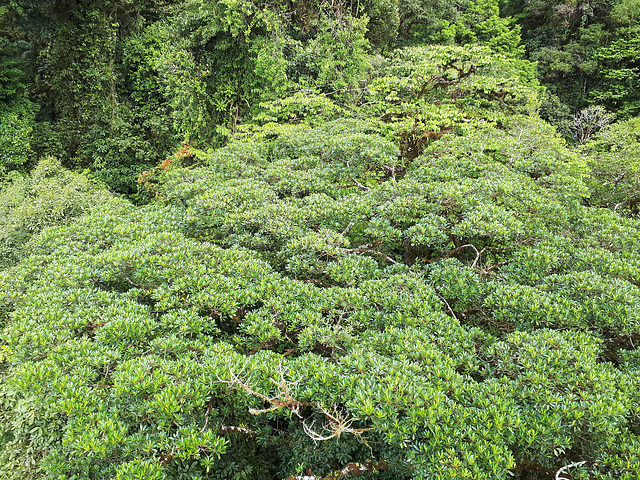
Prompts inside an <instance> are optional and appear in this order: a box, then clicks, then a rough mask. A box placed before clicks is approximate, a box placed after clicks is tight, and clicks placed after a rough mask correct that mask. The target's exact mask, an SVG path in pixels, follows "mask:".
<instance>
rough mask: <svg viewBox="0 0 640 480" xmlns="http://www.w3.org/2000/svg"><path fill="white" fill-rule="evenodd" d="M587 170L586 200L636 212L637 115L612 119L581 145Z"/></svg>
mask: <svg viewBox="0 0 640 480" xmlns="http://www.w3.org/2000/svg"><path fill="white" fill-rule="evenodd" d="M585 150H586V152H587V153H589V154H590V155H589V165H590V169H591V174H590V176H589V182H588V185H589V187H590V190H591V195H590V198H589V202H590V203H592V204H593V205H598V206H603V207H608V208H612V209H614V210H617V211H620V212H622V211H626V212H629V213H632V214H634V215H637V214H638V204H639V202H640V118H633V119H630V120H627V121H624V122H619V123H616V124H614V125H612V126H610V127H609V128H608V129H606V130H605V131H604V132H602V133H601V134H600V135H598V136H597V137H595V138H594V139H593V140H592V141H591V142H589V143H587V144H586V145H585Z"/></svg>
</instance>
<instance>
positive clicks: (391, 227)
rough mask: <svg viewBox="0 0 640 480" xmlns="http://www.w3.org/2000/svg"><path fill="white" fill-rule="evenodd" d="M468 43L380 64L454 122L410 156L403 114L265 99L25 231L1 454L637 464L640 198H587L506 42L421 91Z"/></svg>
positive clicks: (157, 460)
mask: <svg viewBox="0 0 640 480" xmlns="http://www.w3.org/2000/svg"><path fill="white" fill-rule="evenodd" d="M454 53H458V51H457V50H456V49H437V48H436V49H431V50H421V49H410V50H407V51H405V52H402V53H401V54H398V56H397V57H396V58H395V59H394V60H393V61H390V62H389V64H387V65H386V66H383V67H380V68H385V69H386V72H387V76H386V80H383V81H380V82H379V83H374V82H372V84H371V86H368V87H367V88H368V89H369V92H368V93H367V95H370V96H371V97H370V98H371V101H372V105H371V106H370V107H369V108H370V109H371V110H370V111H372V112H376V111H377V112H380V111H382V112H398V113H399V112H400V111H401V108H404V109H405V110H410V109H411V110H417V109H418V106H420V107H422V106H423V105H424V109H425V111H429V112H432V114H433V115H434V116H435V115H437V114H442V115H443V116H442V117H441V118H440V121H441V122H442V121H447V122H449V121H451V122H454V121H455V120H456V119H458V120H459V121H460V122H459V123H460V127H459V128H455V129H453V130H452V131H450V132H448V133H445V134H443V135H442V136H440V137H439V139H437V141H436V139H433V140H431V141H429V142H426V143H425V144H424V145H422V148H421V150H420V151H419V152H417V154H416V155H414V156H407V155H403V154H402V151H401V148H400V147H399V143H400V142H401V140H402V139H401V137H400V138H399V137H398V135H397V133H398V132H402V131H403V130H402V129H403V128H406V126H404V125H403V124H402V122H403V121H404V120H403V119H402V118H400V119H397V121H390V120H383V121H380V120H377V121H376V120H373V121H371V120H361V119H357V118H353V119H349V118H342V119H339V120H333V121H324V122H323V121H322V120H321V119H322V118H323V117H322V116H318V115H319V114H318V113H317V112H322V111H323V109H324V108H325V107H323V106H326V108H327V110H326V112H325V113H326V117H324V118H330V117H331V115H333V113H332V112H335V111H337V110H336V109H335V106H334V104H333V103H331V102H329V103H327V98H326V97H325V96H322V95H319V96H308V97H303V96H298V97H297V98H294V99H291V100H288V101H283V102H282V103H278V102H277V101H273V102H269V103H265V104H264V105H263V108H264V110H263V111H264V112H265V113H264V117H262V120H261V121H260V124H256V125H253V126H247V127H246V128H245V129H244V130H242V131H241V132H238V134H237V139H236V140H235V141H233V142H231V143H229V144H228V145H227V146H226V147H224V148H222V149H218V150H204V149H203V150H197V149H194V150H193V153H194V154H195V157H194V158H195V160H193V161H195V162H197V165H195V166H190V167H189V166H187V167H182V168H180V167H179V166H174V167H172V168H165V169H159V170H158V175H157V177H156V178H155V181H156V182H157V183H156V184H155V186H154V189H155V193H156V195H157V201H156V202H155V203H154V204H152V205H148V206H146V207H133V206H131V205H129V204H127V203H125V202H124V201H122V200H113V199H112V200H105V201H103V202H101V204H100V206H99V207H98V208H96V209H93V210H91V213H90V214H89V215H87V216H83V217H81V218H79V219H77V220H76V221H74V222H70V223H69V222H65V223H64V224H63V225H60V226H56V227H53V228H47V229H45V230H43V231H42V232H41V233H40V234H39V235H38V236H37V238H35V239H34V240H32V241H31V243H30V253H31V256H29V257H28V258H25V259H23V260H22V261H21V262H20V263H19V264H18V265H16V266H15V267H14V268H12V269H10V270H7V271H6V272H5V273H4V274H3V276H2V278H1V280H2V281H1V282H0V285H1V287H0V308H1V309H2V312H3V313H2V314H3V317H2V322H3V330H2V333H1V337H0V338H2V342H3V344H2V346H3V350H2V352H3V353H2V355H3V363H2V369H3V373H2V383H1V385H2V387H1V390H0V391H1V392H2V395H3V396H2V399H3V403H2V408H1V409H0V416H1V420H2V422H0V425H2V427H0V428H2V430H0V439H1V440H0V460H2V461H0V465H2V466H3V467H2V468H4V470H2V473H3V475H5V476H6V477H8V478H17V477H24V476H25V475H26V474H30V475H32V476H33V477H35V478H38V477H42V478H46V477H59V478H71V477H74V478H78V479H83V478H86V479H88V478H92V479H95V478H98V479H99V478H105V479H107V478H122V479H130V478H138V477H145V478H194V479H195V478H221V479H222V478H225V479H226V478H234V476H236V477H237V478H243V477H246V478H256V479H260V478H264V479H271V478H283V479H284V478H289V477H291V476H295V475H304V474H307V473H308V470H311V471H312V472H313V474H314V475H316V476H320V478H323V477H325V478H326V477H327V476H328V475H331V474H332V473H334V472H336V471H339V470H340V469H342V468H346V466H348V465H350V464H353V463H354V462H355V463H358V464H359V465H361V466H363V467H362V468H365V469H366V470H367V476H369V477H371V478H381V479H443V480H444V479H463V478H474V479H487V480H489V479H491V480H494V479H505V480H506V479H508V478H512V477H515V478H521V479H524V478H535V477H536V475H538V478H546V477H542V476H540V475H542V474H541V473H540V472H543V473H544V474H545V475H546V474H547V473H554V472H555V471H556V470H557V469H559V468H560V467H562V466H563V465H566V464H569V463H572V462H573V461H575V458H580V459H585V460H586V461H587V464H586V465H585V466H583V467H582V468H583V471H584V472H586V473H585V474H588V475H589V476H590V477H591V478H595V479H613V478H625V479H628V480H631V479H632V478H634V476H637V474H638V472H639V471H640V466H639V464H638V462H639V461H640V459H639V458H638V453H637V452H638V449H637V448H636V447H637V445H638V438H637V435H638V432H637V426H636V423H637V418H638V414H639V412H640V405H639V402H638V394H637V392H638V390H639V388H638V387H640V384H639V383H638V379H637V372H636V370H637V365H638V361H637V358H636V357H637V355H636V354H637V349H636V340H637V339H638V337H639V335H640V317H638V313H637V312H638V311H640V308H639V307H640V291H639V289H638V282H639V281H640V264H639V263H638V260H637V259H638V254H639V253H640V251H639V249H640V247H639V245H640V225H638V222H637V221H635V220H632V219H625V218H623V217H620V216H619V215H618V214H616V213H614V212H611V211H609V210H606V209H600V208H593V207H585V206H583V205H582V204H581V200H582V198H583V197H584V196H586V195H587V192H588V190H587V188H586V186H585V183H584V182H585V179H586V180H587V181H588V177H587V175H588V173H589V169H588V165H587V162H585V160H584V159H583V158H582V157H581V156H579V155H577V154H575V153H574V152H572V151H570V150H569V149H568V148H567V147H566V146H565V144H564V142H563V140H562V139H561V138H560V137H559V136H558V135H557V134H556V133H554V131H553V129H552V128H551V127H550V126H548V125H546V124H545V123H544V122H542V121H541V120H539V119H537V118H536V117H535V116H527V115H525V114H523V113H525V112H527V111H530V108H529V107H528V106H527V104H528V103H529V104H530V103H533V102H535V92H536V90H535V84H533V87H534V88H531V87H527V86H526V85H523V83H522V81H521V80H518V78H525V79H526V78H527V76H526V71H525V72H523V71H522V70H518V68H517V65H518V64H517V63H514V62H515V61H513V60H508V59H506V58H505V57H503V56H490V55H489V53H488V51H487V50H483V49H480V50H478V51H476V52H474V54H475V55H485V58H486V59H487V60H492V59H493V60H494V61H493V62H492V63H490V64H488V66H487V67H485V68H482V69H478V71H477V72H476V73H474V74H473V75H471V74H470V75H468V76H466V77H464V78H462V79H458V80H460V82H459V83H456V84H455V87H447V88H442V89H438V90H436V91H433V92H429V93H428V95H424V94H423V95H422V96H419V95H418V93H417V92H416V90H417V88H415V87H416V86H420V85H422V84H423V82H424V81H426V80H427V79H429V78H435V77H430V75H436V74H438V73H439V72H441V70H439V69H438V65H442V64H443V63H444V64H446V63H448V62H450V61H451V57H452V55H453V54H454ZM454 58H455V57H454ZM429 59H430V60H429ZM443 60H444V61H443ZM472 60H474V58H473V57H472V58H470V59H468V60H465V61H466V62H468V63H466V64H465V66H464V70H463V72H467V71H468V68H469V65H470V64H472V63H473V62H472ZM489 65H490V66H489ZM456 66H457V64H456ZM445 73H446V72H445ZM505 73H511V74H512V75H513V76H511V75H509V76H506V78H507V79H509V80H508V81H507V80H505ZM414 77H417V78H420V82H418V81H416V82H417V83H415V84H414V83H411V82H412V78H414ZM444 78H450V79H452V80H456V81H457V77H455V76H452V77H444ZM498 85H503V86H505V88H508V89H509V90H506V91H508V92H513V96H512V97H506V96H505V99H504V105H503V104H501V103H500V102H496V101H495V100H491V99H487V98H486V97H485V95H486V93H485V92H491V91H494V90H493V89H494V88H496V86H498ZM454 88H459V89H460V90H468V93H467V94H466V97H458V98H452V97H451V90H453V89H454ZM483 88H485V89H486V90H483ZM425 99H426V100H425ZM374 100H375V101H374ZM427 100H428V101H432V102H439V103H440V105H435V104H433V105H430V104H429V103H427ZM482 105H487V108H486V110H483V108H482ZM507 107H510V108H507ZM316 109H318V110H316ZM376 109H379V110H376ZM394 109H395V110H394ZM364 111H366V110H362V111H361V112H364ZM482 111H485V112H486V113H487V115H486V117H488V118H486V117H485V118H482V117H481V116H480V114H479V113H480V112H482ZM517 111H520V112H521V113H512V112H517ZM489 112H492V113H491V115H489ZM447 115H448V116H447ZM375 118H380V115H379V114H377V115H376V117H375ZM396 118H397V117H396ZM419 118H424V122H425V125H431V124H428V123H426V122H429V121H433V122H434V123H433V126H431V128H437V127H438V124H437V123H435V122H436V120H435V119H434V120H429V119H428V118H427V117H426V116H425V117H419ZM436 118H437V117H436ZM305 119H308V120H309V124H305V123H304V120H305ZM274 120H280V121H284V122H291V123H283V124H281V125H279V124H276V123H274ZM462 120H468V121H462ZM297 122H300V123H297ZM34 312H37V314H34ZM376 470H377V472H375V473H374V471H376ZM536 472H538V473H536Z"/></svg>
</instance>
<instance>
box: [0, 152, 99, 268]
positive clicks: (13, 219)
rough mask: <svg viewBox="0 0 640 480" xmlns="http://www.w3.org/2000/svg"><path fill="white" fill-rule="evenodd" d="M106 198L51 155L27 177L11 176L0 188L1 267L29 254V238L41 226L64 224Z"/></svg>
mask: <svg viewBox="0 0 640 480" xmlns="http://www.w3.org/2000/svg"><path fill="white" fill-rule="evenodd" d="M106 198H108V194H107V193H106V192H104V191H103V190H101V189H100V188H98V187H97V186H96V185H94V184H93V182H91V180H89V179H88V178H87V176H86V175H83V174H77V173H72V172H70V171H68V170H65V169H64V168H62V166H61V165H60V162H59V161H58V160H56V159H54V158H46V159H43V160H41V161H40V162H39V163H38V164H37V166H36V167H35V169H34V170H33V171H32V172H31V173H30V174H29V175H27V176H24V177H23V176H16V175H14V176H13V177H12V178H11V180H10V181H9V182H8V183H7V184H6V185H5V186H4V188H3V189H2V190H1V191H0V257H1V259H2V260H0V267H3V268H4V267H7V266H8V265H11V264H13V263H15V262H16V261H17V260H18V259H19V258H21V257H23V256H24V255H25V253H28V251H29V248H30V247H29V246H28V241H29V239H30V238H31V237H32V236H33V235H35V234H37V233H39V232H40V231H41V230H42V229H43V228H45V227H47V226H50V225H56V224H60V223H66V222H68V221H70V220H71V219H72V218H75V217H77V216H79V215H82V214H83V213H86V212H88V210H89V209H90V208H91V207H93V206H96V205H99V204H100V203H101V202H103V201H104V200H105V199H106Z"/></svg>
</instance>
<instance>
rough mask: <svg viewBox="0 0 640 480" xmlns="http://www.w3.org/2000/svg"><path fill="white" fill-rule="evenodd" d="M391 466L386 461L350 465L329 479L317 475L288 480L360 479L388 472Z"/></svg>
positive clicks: (289, 479) (328, 479)
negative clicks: (348, 477)
mask: <svg viewBox="0 0 640 480" xmlns="http://www.w3.org/2000/svg"><path fill="white" fill-rule="evenodd" d="M388 468H389V465H388V464H387V462H385V461H384V460H380V461H378V462H375V461H373V462H367V463H348V464H347V465H345V466H344V467H343V468H342V469H340V470H338V471H337V472H334V473H332V474H331V475H329V476H328V477H318V476H316V475H298V476H295V477H289V478H287V480H338V479H340V478H344V477H346V476H347V475H349V474H350V473H353V475H354V476H355V477H359V476H360V475H363V474H365V473H367V472H381V471H383V470H387V469H388Z"/></svg>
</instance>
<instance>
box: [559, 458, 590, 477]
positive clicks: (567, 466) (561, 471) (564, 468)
mask: <svg viewBox="0 0 640 480" xmlns="http://www.w3.org/2000/svg"><path fill="white" fill-rule="evenodd" d="M585 463H587V462H586V461H585V462H574V463H570V464H569V465H565V466H564V467H562V468H561V469H560V470H558V471H557V472H556V478H555V480H570V479H568V478H567V477H561V476H560V474H561V473H564V472H565V470H569V469H570V468H573V467H579V466H580V465H584V464H585Z"/></svg>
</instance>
